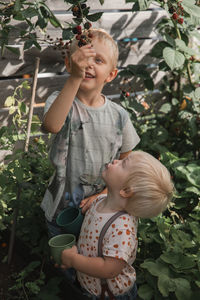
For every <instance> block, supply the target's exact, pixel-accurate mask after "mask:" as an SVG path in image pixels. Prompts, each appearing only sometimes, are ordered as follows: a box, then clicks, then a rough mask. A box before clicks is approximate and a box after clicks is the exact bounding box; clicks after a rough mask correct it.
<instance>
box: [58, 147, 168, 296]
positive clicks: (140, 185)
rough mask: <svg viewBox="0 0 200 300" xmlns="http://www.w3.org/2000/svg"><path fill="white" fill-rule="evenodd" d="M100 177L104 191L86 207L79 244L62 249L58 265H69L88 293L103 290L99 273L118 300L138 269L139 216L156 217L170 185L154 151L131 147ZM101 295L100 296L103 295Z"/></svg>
mask: <svg viewBox="0 0 200 300" xmlns="http://www.w3.org/2000/svg"><path fill="white" fill-rule="evenodd" d="M102 178H103V179H104V181H105V183H106V186H107V190H108V192H107V195H100V196H99V197H97V199H96V200H95V201H94V202H93V204H92V206H91V207H90V209H89V210H88V211H87V213H86V215H85V219H84V223H83V225H82V228H81V233H80V236H79V240H78V244H77V247H76V246H74V247H73V248H71V249H67V250H64V251H63V253H62V263H63V265H62V268H63V269H67V268H70V267H73V268H74V269H76V270H77V277H78V280H79V282H80V284H81V287H82V288H83V290H84V291H86V293H87V294H88V295H89V296H90V297H91V298H92V299H100V298H99V297H100V296H101V297H103V296H104V295H102V285H101V280H100V279H102V278H104V279H106V283H107V287H108V290H109V293H111V294H112V296H113V297H114V298H105V299H118V300H133V299H135V297H136V284H135V282H136V273H135V269H134V267H133V266H132V264H133V262H134V260H135V258H136V251H137V222H138V218H140V217H141V218H151V217H155V216H157V215H158V214H160V213H161V212H162V211H164V210H165V209H166V207H167V205H168V203H169V201H170V200H171V198H172V195H173V190H174V186H173V183H172V181H171V176H170V174H169V172H168V170H167V169H166V167H165V166H164V165H163V164H162V163H161V162H160V161H159V160H157V159H155V158H154V157H153V156H152V155H150V154H148V153H146V152H143V151H134V152H132V153H131V154H129V155H128V156H127V157H126V158H124V159H123V160H114V161H113V162H112V163H109V164H107V165H106V167H105V169H104V170H103V172H102ZM118 211H125V212H127V213H126V214H125V215H122V216H120V217H118V218H117V219H116V220H115V221H114V222H113V223H112V224H111V225H110V227H109V228H108V230H107V232H106V233H105V236H104V238H103V242H102V253H103V257H98V255H97V254H98V251H97V249H98V239H99V235H100V232H101V230H102V228H103V226H104V224H105V223H106V222H107V220H108V219H110V218H111V217H112V216H113V215H114V214H115V213H116V212H118ZM101 299H104V298H101Z"/></svg>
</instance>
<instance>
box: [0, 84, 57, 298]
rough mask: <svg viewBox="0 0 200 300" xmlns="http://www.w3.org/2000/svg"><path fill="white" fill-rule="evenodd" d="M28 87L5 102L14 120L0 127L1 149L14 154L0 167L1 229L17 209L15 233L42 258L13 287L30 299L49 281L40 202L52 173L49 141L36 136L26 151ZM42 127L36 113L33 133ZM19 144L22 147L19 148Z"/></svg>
mask: <svg viewBox="0 0 200 300" xmlns="http://www.w3.org/2000/svg"><path fill="white" fill-rule="evenodd" d="M28 88H30V87H29V85H28V84H27V82H26V81H25V82H23V83H22V84H21V85H19V86H18V87H17V88H16V89H15V91H14V93H13V95H12V96H9V97H8V98H7V99H6V102H5V105H6V106H7V107H9V113H10V114H11V115H12V121H13V122H12V125H11V126H9V127H2V128H1V130H0V145H1V148H0V149H1V150H9V151H10V153H11V154H9V155H7V156H6V157H5V164H2V165H1V167H0V216H1V217H0V229H1V231H2V230H5V229H7V228H11V226H12V223H13V219H14V217H13V214H14V212H15V209H18V221H17V228H16V235H17V237H18V238H19V239H20V240H21V241H22V242H23V243H24V244H25V245H26V246H27V247H28V249H30V250H29V251H30V253H32V254H37V256H38V257H40V258H41V261H37V262H36V261H34V262H32V263H30V264H29V265H28V266H26V267H25V268H24V270H22V271H21V272H20V273H19V274H16V275H15V276H16V278H15V280H16V284H15V285H13V286H12V288H11V289H10V292H11V293H13V292H14V294H15V295H13V296H12V299H22V298H23V299H24V298H26V299H28V298H27V294H28V295H36V294H39V292H40V289H41V287H42V286H43V285H44V284H45V283H46V280H45V275H44V272H43V271H42V268H43V262H42V260H43V257H46V259H45V261H48V258H49V248H48V243H47V241H48V236H47V232H46V225H45V221H44V216H43V212H42V210H41V208H40V203H41V200H42V198H43V195H44V192H45V189H46V186H47V184H48V181H49V177H50V175H51V174H52V166H51V165H50V162H49V160H48V149H47V144H46V142H45V141H44V140H43V139H42V137H39V138H38V137H35V138H33V139H32V142H31V143H30V145H29V148H28V151H27V152H24V150H23V143H24V140H25V138H26V128H27V115H28V112H29V109H28V107H27V105H26V104H25V103H24V102H23V90H24V89H28ZM39 128H40V122H39V120H38V118H36V117H35V116H33V119H32V124H31V133H32V135H34V134H35V135H36V134H38V129H39ZM18 143H20V145H21V147H20V148H19V149H16V144H18ZM18 147H19V146H18ZM30 232H31V234H30ZM33 274H34V275H33ZM52 295H53V293H52ZM54 295H56V294H54ZM55 299H56V298H55Z"/></svg>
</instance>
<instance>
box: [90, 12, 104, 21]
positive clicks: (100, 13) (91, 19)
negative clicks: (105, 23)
mask: <svg viewBox="0 0 200 300" xmlns="http://www.w3.org/2000/svg"><path fill="white" fill-rule="evenodd" d="M102 14H103V12H99V13H95V14H91V15H87V19H88V20H89V21H91V22H96V21H97V20H99V19H100V18H101V16H102Z"/></svg>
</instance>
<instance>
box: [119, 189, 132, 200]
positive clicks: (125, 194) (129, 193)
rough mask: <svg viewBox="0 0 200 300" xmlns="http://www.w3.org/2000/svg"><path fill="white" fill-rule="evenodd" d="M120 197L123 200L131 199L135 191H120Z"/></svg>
mask: <svg viewBox="0 0 200 300" xmlns="http://www.w3.org/2000/svg"><path fill="white" fill-rule="evenodd" d="M119 193H120V196H122V197H123V198H130V197H131V196H132V195H133V190H132V189H122V190H120V192H119Z"/></svg>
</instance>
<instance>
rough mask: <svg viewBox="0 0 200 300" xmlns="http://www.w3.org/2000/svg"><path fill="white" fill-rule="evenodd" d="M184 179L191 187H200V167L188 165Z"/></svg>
mask: <svg viewBox="0 0 200 300" xmlns="http://www.w3.org/2000/svg"><path fill="white" fill-rule="evenodd" d="M186 177H187V179H188V181H189V182H190V183H191V184H192V185H194V186H196V187H200V166H197V165H196V164H189V165H188V166H187V172H186Z"/></svg>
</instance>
